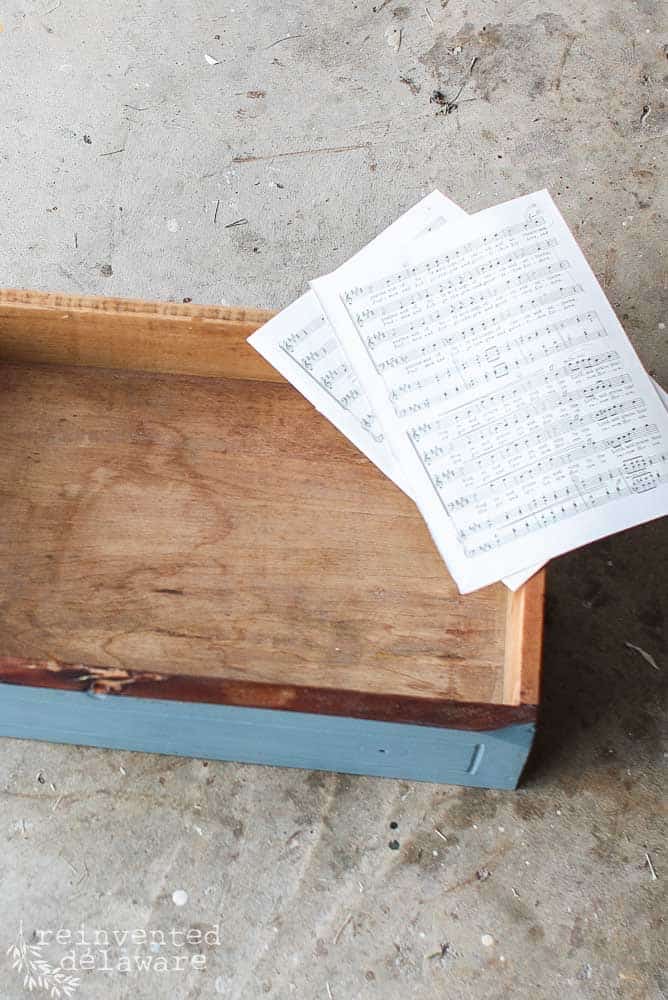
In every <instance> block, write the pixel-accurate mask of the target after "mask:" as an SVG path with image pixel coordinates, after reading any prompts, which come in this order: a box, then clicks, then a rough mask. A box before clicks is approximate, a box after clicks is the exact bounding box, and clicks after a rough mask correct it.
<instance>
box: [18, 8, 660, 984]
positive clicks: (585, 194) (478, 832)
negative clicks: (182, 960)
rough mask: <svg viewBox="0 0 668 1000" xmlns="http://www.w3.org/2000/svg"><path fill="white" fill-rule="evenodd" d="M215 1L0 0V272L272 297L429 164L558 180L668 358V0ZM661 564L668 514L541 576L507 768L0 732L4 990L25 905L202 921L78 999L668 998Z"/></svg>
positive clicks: (613, 294) (103, 924) (46, 280)
mask: <svg viewBox="0 0 668 1000" xmlns="http://www.w3.org/2000/svg"><path fill="white" fill-rule="evenodd" d="M233 2H234V6H233V7H229V6H227V5H226V4H221V3H216V2H214V0H190V2H188V3H184V2H182V3H176V4H165V3H159V2H157V0H144V2H142V0H133V2H130V0H118V2H117V3H115V4H107V3H101V2H98V0H89V2H88V3H87V4H76V3H73V2H72V0H61V2H57V0H53V2H51V0H42V2H39V3H38V2H36V0H35V2H33V0H6V2H5V4H4V5H3V7H2V11H1V12H0V20H1V21H2V28H3V30H2V33H1V34H0V59H1V60H2V67H3V88H2V95H1V97H0V102H1V105H2V116H1V117H0V130H1V141H0V157H1V158H2V168H1V169H0V196H1V198H2V215H1V219H2V235H1V238H0V281H1V282H2V284H4V285H7V286H26V287H31V288H40V289H49V290H62V291H68V292H86V293H95V294H101V295H126V296H136V297H146V298H155V299H173V300H176V301H179V300H181V299H182V298H184V297H186V296H187V297H190V298H192V299H193V300H194V301H197V302H212V303H220V302H226V303H244V304H249V305H251V304H252V305H257V306H268V307H278V306H282V305H285V304H287V303H288V302H289V301H290V300H291V299H292V298H293V297H294V296H295V295H296V294H297V293H298V292H299V291H300V290H302V289H303V288H304V285H305V282H306V280H307V278H309V277H311V276H314V275H315V274H317V273H318V272H321V271H325V270H328V269H330V268H331V267H333V266H334V265H336V264H338V263H339V262H341V261H342V260H344V259H345V258H346V257H347V256H349V255H350V254H351V253H352V252H353V251H354V250H356V249H357V248H358V247H359V246H360V245H361V244H363V243H364V242H365V241H366V240H368V239H369V238H370V237H371V236H373V235H374V234H375V233H376V232H377V231H378V230H379V229H380V228H382V227H383V226H385V225H386V224H387V223H389V222H390V221H391V220H392V219H394V218H395V217H396V215H397V214H398V213H400V212H401V211H402V210H404V209H405V208H407V207H408V206H409V205H411V204H412V203H413V202H415V201H416V200H417V199H418V198H419V197H420V196H421V195H423V194H425V193H427V192H428V191H430V190H431V189H432V188H434V187H439V188H440V189H441V190H442V191H444V192H445V193H446V194H448V195H450V196H451V197H452V198H453V199H455V200H456V201H457V202H458V203H459V204H460V205H462V207H464V208H465V209H467V210H469V211H474V210H476V209H479V208H483V207H485V206H487V205H489V204H491V203H493V202H496V201H499V200H503V199H506V198H510V197H513V196H515V195H518V194H522V193H525V192H528V191H531V190H532V189H535V188H538V187H543V186H545V187H548V188H549V189H550V190H551V192H552V193H553V195H554V196H555V198H556V199H557V201H558V203H559V205H560V207H561V208H562V211H563V212H564V214H565V216H566V218H567V220H568V222H569V223H570V225H571V227H572V228H573V230H574V232H575V233H576V235H577V236H578V238H579V240H580V241H581V243H582V246H583V248H584V250H585V252H586V254H587V255H588V257H589V260H590V261H591V263H592V265H593V267H594V269H595V271H596V272H597V274H598V275H599V276H600V278H601V280H602V282H603V284H604V285H605V288H606V290H607V292H608V295H609V296H610V299H611V301H612V303H613V305H614V306H615V308H616V309H617V310H618V312H619V315H620V317H621V318H622V321H623V323H624V325H625V327H626V329H627V331H628V333H629V336H630V337H631V339H632V341H633V343H634V344H635V346H636V348H637V350H638V352H639V354H640V356H641V358H642V359H643V361H644V362H645V364H646V366H647V367H648V368H649V369H650V371H652V372H653V374H655V375H656V377H657V378H658V379H659V380H660V381H662V382H663V383H664V384H668V369H667V368H666V351H665V343H666V333H665V329H664V326H663V321H664V320H665V312H662V306H664V305H665V303H664V302H662V294H663V293H664V292H665V283H662V282H665V278H664V277H662V275H665V266H663V265H662V257H661V254H662V240H661V237H662V235H663V236H665V229H664V230H663V231H662V228H661V227H662V214H661V210H662V208H665V188H664V189H663V197H662V188H661V173H660V163H661V160H660V155H661V149H662V143H661V139H662V136H663V134H664V133H665V131H666V124H667V120H668V115H667V113H666V100H665V94H666V91H665V84H666V72H667V70H668V63H667V61H666V48H665V45H664V42H665V41H666V28H667V27H668V25H667V24H666V21H665V8H662V5H661V4H660V3H659V2H654V0H639V2H634V3H631V2H622V0H580V2H578V3H575V2H572V0H563V2H561V3H559V4H556V3H555V4H553V8H554V9H553V10H552V11H548V10H546V9H545V6H544V4H541V3H538V2H533V0H528V2H527V0H524V2H523V0H508V2H496V3H492V2H488V3H481V4H475V5H470V4H467V3H465V2H462V0H449V2H448V0H442V2H438V0H431V2H430V4H429V5H428V7H427V8H425V6H424V4H423V3H416V4H410V5H409V4H401V3H398V2H394V0H390V2H387V0H385V2H383V0H376V3H375V7H374V6H373V5H372V2H371V0H368V2H364V3H362V2H358V3H343V2H341V0H335V2H334V3H333V4H329V5H324V4H309V3H306V2H304V0H302V2H296V0H283V2H282V3H280V4H279V3H276V4H271V3H259V2H257V0H233ZM662 17H664V20H663V22H662V20H661V19H662ZM288 35H290V36H292V37H291V38H286V36H288ZM397 46H398V51H397ZM205 54H209V55H210V56H211V57H213V58H215V59H218V60H220V62H219V63H218V64H217V65H209V64H208V63H207V61H206V60H205ZM474 57H477V62H476V64H475V66H474V69H473V72H472V74H471V75H470V77H469V76H468V75H467V74H468V68H469V66H470V63H471V60H472V59H473V58H474ZM462 81H466V85H465V87H464V90H463V92H462V94H461V99H460V103H459V107H458V109H457V110H456V111H454V112H453V113H452V114H450V115H448V116H445V115H443V114H438V113H437V110H438V108H437V106H435V105H433V104H430V101H429V98H430V95H431V93H432V91H433V90H434V89H435V88H440V89H442V90H443V91H444V92H445V94H446V96H448V97H452V96H453V95H454V94H455V93H456V92H457V90H458V88H459V86H460V83H461V82H462ZM644 109H645V110H644ZM646 109H649V111H647V110H646ZM663 152H664V156H665V147H664V150H663ZM664 179H665V174H664ZM216 205H218V212H217V218H215V219H214V217H215V215H216ZM238 219H247V220H248V221H247V223H245V224H243V225H238V226H235V227H232V228H225V227H226V226H227V225H228V224H229V223H231V222H234V221H236V220H238ZM667 563H668V537H667V533H666V530H665V526H664V525H663V524H653V525H649V526H646V527H642V528H639V529H637V530H635V531H633V532H631V533H627V534H626V535H624V536H619V537H616V538H612V539H609V540H607V541H604V542H602V543H599V544H597V545H593V546H591V547H589V548H588V549H586V550H585V551H582V552H577V553H574V554H572V555H570V556H567V557H565V558H562V559H560V560H559V561H558V562H557V563H556V564H555V565H554V566H553V567H552V568H551V570H550V575H549V601H548V624H547V647H546V653H545V690H544V712H543V719H542V726H541V735H540V739H539V744H538V748H537V752H536V753H535V756H534V759H533V761H532V763H531V766H530V768H529V771H528V773H527V775H526V780H525V782H524V785H523V787H522V789H521V790H520V791H519V792H517V793H500V792H481V791H473V790H466V789H459V788H452V787H437V786H430V785H418V784H410V783H405V782H395V781H383V780H375V779H374V780H372V779H364V778H350V777H342V776H336V775H327V774H318V773H313V774H307V773H304V772H299V771H290V772H289V771H282V770H276V769H268V768H259V767H248V766H237V765H234V764H217V763H210V764H208V766H207V764H206V763H203V762H202V761H188V760H180V759H174V758H166V757H157V756H143V755H133V754H130V753H115V752H114V753H112V752H102V751H95V750H87V749H75V748H63V747H57V746H48V745H43V744H38V743H27V742H25V743H24V742H16V741H9V740H4V741H2V756H1V760H0V802H1V811H0V837H1V838H2V851H1V852H0V899H1V900H2V905H1V906H0V996H1V997H2V998H3V1000H5V998H6V1000H19V998H21V997H25V996H27V995H28V993H29V990H28V987H27V986H26V987H24V986H23V985H22V983H21V980H20V978H19V976H18V975H17V973H16V972H15V971H14V970H12V969H11V968H10V960H9V957H8V956H6V955H5V949H6V948H7V947H8V946H9V945H10V944H11V942H12V941H13V940H14V939H15V937H16V936H17V933H18V930H19V926H20V923H21V922H22V923H23V931H24V935H25V937H26V938H27V939H29V940H30V938H31V935H32V934H33V932H34V930H35V929H36V928H40V929H51V930H55V929H58V928H63V929H65V930H67V929H70V930H73V931H74V930H76V928H78V927H79V926H80V925H81V923H82V922H83V923H84V924H85V926H86V928H88V929H90V930H95V929H106V930H107V931H108V932H109V931H110V929H117V930H119V932H121V931H124V930H132V929H134V928H145V927H146V928H149V929H151V930H156V929H160V930H162V931H163V932H168V931H170V930H171V929H172V928H176V929H186V928H195V930H197V929H198V928H199V929H201V930H206V929H207V928H208V927H210V925H211V924H212V923H214V924H215V923H219V924H220V941H219V943H217V942H216V941H213V942H212V943H211V944H210V946H209V947H207V948H205V951H204V954H205V956H206V968H205V969H204V970H200V971H197V970H194V971H193V970H190V971H171V972H159V971H155V970H151V971H142V972H136V971H135V972H130V973H126V972H123V971H119V970H117V969H116V968H115V966H116V964H117V963H118V961H119V956H122V954H123V947H127V942H126V944H123V942H121V944H120V945H118V944H116V945H114V946H113V948H112V949H111V955H110V956H109V962H108V964H109V963H111V965H112V968H113V969H114V971H107V972H105V971H101V970H100V968H99V964H100V963H99V960H98V958H97V956H96V962H97V967H96V970H95V971H89V972H85V973H83V976H82V983H81V985H80V986H79V987H78V988H77V990H76V992H75V993H74V994H73V995H74V996H76V997H81V998H82V1000H83V998H86V1000H97V998H105V1000H116V998H130V997H132V998H133V1000H135V998H136V1000H143V998H147V1000H148V998H151V1000H163V998H165V1000H166V998H168V997H169V998H170V1000H185V998H189V1000H194V998H199V997H202V998H205V997H214V996H218V995H220V996H223V997H227V998H230V1000H232V998H234V1000H252V998H260V997H265V996H266V997H276V998H280V1000H283V998H290V997H293V996H294V997H296V998H299V997H304V998H308V1000H311V998H314V1000H315V998H324V1000H327V998H328V997H332V998H334V1000H352V998H357V997H359V998H364V1000H366V998H369V1000H371V998H374V997H382V998H383V1000H395V998H396V1000H407V998H412V997H416V998H417V997H420V998H423V997H439V998H440V997H452V998H456V1000H459V998H462V1000H466V998H480V1000H483V998H485V1000H487V998H489V1000H493V998H497V997H499V998H500V997H502V996H507V995H512V996H516V997H526V998H530V1000H541V998H545V1000H547V998H559V1000H562V998H571V997H574V998H579V997H582V998H591V997H596V998H629V1000H655V998H659V997H664V996H666V990H667V989H668V979H667V978H666V973H665V971H662V969H661V961H662V952H663V953H665V928H664V924H663V919H664V918H663V915H662V914H663V910H662V898H663V899H665V888H666V885H668V857H667V856H666V853H665V827H662V820H661V818H660V807H661V803H662V798H664V801H665V797H664V796H662V792H663V791H664V789H665V785H664V784H663V782H662V779H661V771H660V769H661V766H662V765H663V764H664V763H665V756H666V755H665V753H662V752H661V749H660V746H659V729H660V725H661V720H662V713H663V709H664V706H665V700H663V699H662V689H663V690H664V691H665V688H664V687H663V681H664V678H665V676H666V666H667V664H668V655H667V648H666V636H665V632H664V630H663V613H664V609H665V592H666V570H665V567H666V565H667ZM628 642H630V643H634V644H635V645H637V646H640V647H641V648H642V649H644V650H646V651H647V652H648V653H649V654H651V656H652V657H654V660H655V663H656V667H657V668H658V669H655V668H654V667H653V666H652V665H651V664H650V663H649V662H647V661H646V660H645V659H643V658H642V657H641V655H640V654H639V653H637V652H635V651H634V650H633V649H631V648H629V647H628V646H627V645H626V643H628ZM394 822H396V823H397V824H398V827H397V828H396V830H390V823H394ZM395 838H396V839H397V840H398V841H399V843H400V848H399V850H390V849H389V847H388V843H389V841H390V840H392V839H395ZM648 855H649V857H650V859H651V861H652V862H653V866H654V870H655V874H656V878H654V877H653V872H652V870H651V869H650V867H649V866H648V864H647V860H646V859H647V856H648ZM476 873H479V874H478V875H477V874H476ZM487 873H489V874H487ZM175 891H177V892H178V891H183V892H185V893H187V897H188V899H187V902H186V903H185V905H182V906H177V905H175V902H174V899H173V893H174V892H175ZM176 899H177V901H179V902H181V899H180V898H179V896H178V895H177V897H176ZM86 933H88V931H87V932H86ZM195 936H196V935H195ZM179 940H180V939H179ZM67 950H68V948H67V946H66V945H55V944H54V943H53V942H52V943H51V944H49V945H48V946H45V947H44V948H43V949H42V956H43V958H45V959H46V960H48V961H50V962H51V963H52V964H57V962H58V960H59V957H61V956H62V954H64V953H65V952H66V951H67ZM129 950H130V951H132V950H134V949H133V948H129ZM198 950H199V948H198V945H197V944H196V943H193V942H191V944H190V945H188V946H187V947H186V948H185V951H184V949H183V948H179V947H177V946H174V947H170V946H166V947H163V948H162V949H161V951H162V954H163V955H164V954H166V953H169V954H177V955H180V954H184V953H187V954H188V955H191V954H195V953H197V952H198ZM144 951H146V949H145V948H144ZM157 954H159V952H157V951H156V952H155V955H157ZM102 964H103V963H102ZM121 964H122V963H121ZM33 993H34V995H35V996H40V995H44V996H47V995H48V994H47V993H46V992H44V991H43V990H42V991H40V990H34V991H33Z"/></svg>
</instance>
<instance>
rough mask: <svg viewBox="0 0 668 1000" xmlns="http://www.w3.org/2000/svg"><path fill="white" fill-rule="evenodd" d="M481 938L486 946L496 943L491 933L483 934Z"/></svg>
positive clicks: (489, 946)
mask: <svg viewBox="0 0 668 1000" xmlns="http://www.w3.org/2000/svg"><path fill="white" fill-rule="evenodd" d="M480 940H481V942H482V943H483V945H484V946H485V948H491V947H492V945H493V944H494V938H493V937H492V935H491V934H483V936H482V937H481V938H480Z"/></svg>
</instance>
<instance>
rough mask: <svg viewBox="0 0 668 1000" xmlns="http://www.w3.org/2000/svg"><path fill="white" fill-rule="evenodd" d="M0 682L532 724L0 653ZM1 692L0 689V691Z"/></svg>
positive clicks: (452, 722)
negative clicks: (32, 658) (2, 654)
mask: <svg viewBox="0 0 668 1000" xmlns="http://www.w3.org/2000/svg"><path fill="white" fill-rule="evenodd" d="M0 683H4V684H17V685H24V686H27V687H41V688H54V689H56V690H59V691H87V692H89V693H90V694H98V695H104V694H110V695H118V696H130V697H135V698H158V699H166V700H168V701H184V702H205V703H207V704H213V705H237V706H243V707H246V708H268V709H280V710H282V711H287V712H306V713H311V714H315V715H340V716H347V717H349V718H355V719H373V720H376V721H378V722H400V723H409V724H412V725H417V726H434V727H436V728H443V729H466V730H473V731H480V732H483V731H489V730H493V729H503V728H504V727H505V726H511V725H516V724H518V723H526V722H533V721H535V719H536V713H537V707H536V706H535V705H491V704H485V703H481V702H456V701H435V700H432V699H429V698H408V697H406V698H404V697H402V698H398V697H396V696H392V695H383V694H371V693H366V692H363V691H350V690H336V689H331V688H314V687H298V686H296V685H293V684H282V685H279V684H262V683H258V682H246V681H238V680H224V679H220V678H211V677H191V676H188V675H185V674H162V673H160V672H158V671H151V672H141V673H140V672H133V671H129V670H119V669H117V668H114V667H91V666H87V665H85V664H76V663H62V662H59V661H57V660H30V659H26V658H22V657H13V656H0ZM0 697H1V695H0Z"/></svg>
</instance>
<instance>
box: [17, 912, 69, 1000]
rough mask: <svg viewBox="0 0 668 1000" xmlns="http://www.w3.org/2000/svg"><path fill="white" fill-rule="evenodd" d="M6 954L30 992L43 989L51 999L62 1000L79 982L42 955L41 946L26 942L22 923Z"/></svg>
mask: <svg viewBox="0 0 668 1000" xmlns="http://www.w3.org/2000/svg"><path fill="white" fill-rule="evenodd" d="M7 954H8V955H9V958H10V960H11V963H12V969H16V971H17V973H18V974H19V975H20V976H23V985H24V987H25V989H27V990H29V991H30V992H31V993H32V992H34V991H36V990H43V991H44V992H45V993H48V994H49V995H50V997H51V998H52V1000H62V998H64V997H71V996H73V995H74V991H75V990H76V989H77V987H78V986H79V983H80V982H81V980H80V979H78V978H77V977H76V976H73V975H71V974H70V973H69V972H67V971H66V970H65V969H62V968H61V967H60V965H56V966H53V965H51V963H50V962H47V960H46V959H45V958H43V956H42V946H41V945H37V944H28V942H27V941H26V939H25V937H24V935H23V923H21V924H19V932H18V935H17V937H16V941H15V942H14V944H12V945H10V946H9V948H8V949H7Z"/></svg>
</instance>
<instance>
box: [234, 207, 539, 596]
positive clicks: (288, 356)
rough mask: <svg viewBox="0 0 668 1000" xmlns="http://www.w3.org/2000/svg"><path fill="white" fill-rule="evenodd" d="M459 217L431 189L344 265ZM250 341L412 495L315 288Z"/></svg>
mask: <svg viewBox="0 0 668 1000" xmlns="http://www.w3.org/2000/svg"><path fill="white" fill-rule="evenodd" d="M460 218H466V212H464V210H463V209H461V208H459V207H458V206H457V205H455V203H454V202H452V201H450V199H449V198H446V197H445V195H443V194H441V192H440V191H433V192H432V193H431V194H430V195H427V197H426V198H423V199H422V201H420V202H418V203H417V205H414V206H413V208H411V209H409V210H408V211H407V212H405V213H404V215H402V216H400V217H399V219H397V221H396V222H394V223H393V224H392V225H391V226H389V227H388V228H387V229H385V230H384V231H383V232H382V233H381V234H380V235H379V236H377V237H376V238H375V239H374V240H372V241H371V243H369V244H367V245H366V246H365V247H363V248H362V250H360V251H359V252H358V253H357V254H355V255H354V256H353V257H351V258H350V259H349V260H348V261H347V262H346V264H345V265H344V266H345V267H346V268H351V269H352V268H354V267H355V266H356V264H358V263H360V262H361V261H366V260H369V261H370V260H371V259H372V258H373V256H374V255H375V254H376V253H378V251H379V250H380V249H381V247H383V246H387V247H390V246H396V245H404V244H405V243H406V242H407V241H412V240H417V239H419V238H420V237H423V236H426V235H427V234H428V233H432V232H435V231H437V230H438V229H439V228H440V227H441V226H444V225H446V224H447V223H448V222H452V221H454V220H455V219H460ZM248 343H249V344H251V345H252V347H254V348H255V350H256V351H258V353H259V354H261V355H262V356H263V357H264V358H265V359H266V360H267V361H268V362H269V363H270V364H271V365H272V366H273V367H274V368H275V369H276V370H277V371H279V372H280V373H281V375H283V376H284V378H286V379H287V380H288V381H289V382H290V383H291V384H292V385H293V386H294V387H295V388H296V389H298V390H299V392H301V394H302V395H303V396H304V397H305V398H306V399H308V400H309V402H310V403H312V405H313V406H314V407H315V408H316V409H317V410H318V412H319V413H321V414H322V415H323V416H325V417H327V419H328V420H330V421H331V423H333V424H334V426H335V427H336V428H337V429H338V430H340V431H341V433H342V434H344V435H345V436H346V437H347V438H348V439H349V440H350V441H352V443H353V444H354V445H356V447H357V448H359V450H360V451H361V452H362V453H363V454H365V455H366V456H367V458H368V459H370V461H372V462H373V463H374V464H375V465H377V466H378V468H379V469H380V470H381V472H383V473H384V474H385V475H386V476H387V477H388V478H389V479H391V480H392V481H393V482H394V483H396V485H397V486H399V488H400V489H402V490H403V491H404V492H405V493H407V494H408V496H410V495H411V494H410V488H409V486H408V484H407V482H406V480H405V477H402V471H401V466H400V465H399V464H398V463H397V461H396V459H395V457H394V455H393V454H392V451H391V450H390V449H389V448H388V446H387V444H386V443H385V440H384V434H383V431H382V428H381V426H380V423H379V421H378V418H377V416H376V414H375V412H374V410H373V407H372V406H371V403H370V401H369V399H368V397H367V395H366V393H365V392H364V389H363V388H362V385H361V383H360V381H359V379H358V378H357V375H356V373H355V372H354V370H353V369H352V368H351V366H350V363H349V361H348V359H347V357H346V354H345V351H344V350H343V347H342V345H341V343H340V341H339V339H338V336H337V333H336V331H335V329H334V327H333V326H332V324H331V323H330V321H329V319H328V318H327V316H326V315H325V313H324V310H323V309H322V306H321V305H320V301H319V300H318V297H317V295H316V294H315V292H314V291H312V290H309V291H308V292H306V293H305V294H304V295H302V296H300V298H298V299H297V300H296V301H295V302H293V303H292V305H290V306H288V307H287V308H286V309H283V310H282V311H281V312H280V313H279V314H278V315H277V316H275V317H274V318H273V319H271V320H269V322H268V323H265V325H264V326H263V327H261V328H260V329H259V330H258V331H257V332H256V333H254V334H252V335H251V336H250V337H249V338H248ZM538 569H540V567H539V566H533V567H531V568H530V569H528V570H525V571H523V572H521V573H516V574H514V575H513V576H512V578H508V579H507V580H504V583H505V584H506V585H507V586H508V587H510V589H511V590H516V589H517V588H518V587H520V586H521V585H522V584H523V583H525V582H526V581H527V580H528V579H529V577H530V576H533V574H534V573H536V572H537V571H538Z"/></svg>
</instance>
